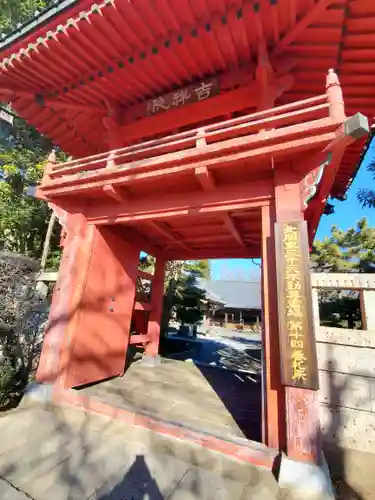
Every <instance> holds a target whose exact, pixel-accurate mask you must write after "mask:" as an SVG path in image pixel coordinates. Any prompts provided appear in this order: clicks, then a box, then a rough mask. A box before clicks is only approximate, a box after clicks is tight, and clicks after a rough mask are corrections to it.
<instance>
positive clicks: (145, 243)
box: [81, 208, 162, 257]
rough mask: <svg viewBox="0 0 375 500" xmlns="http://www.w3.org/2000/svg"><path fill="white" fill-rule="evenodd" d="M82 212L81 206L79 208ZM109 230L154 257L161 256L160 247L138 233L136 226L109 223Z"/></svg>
mask: <svg viewBox="0 0 375 500" xmlns="http://www.w3.org/2000/svg"><path fill="white" fill-rule="evenodd" d="M81 211H82V213H83V212H84V210H83V208H82V209H81ZM111 231H113V232H114V233H116V234H118V235H119V236H121V237H122V238H125V239H126V240H128V241H131V242H132V243H133V244H134V245H138V246H139V247H140V248H141V250H143V251H144V252H147V253H148V254H149V255H152V256H154V257H161V255H162V249H161V247H159V246H158V245H157V244H155V242H154V241H152V240H151V239H149V238H147V237H146V236H144V235H143V234H140V233H139V231H137V229H136V228H134V227H130V226H128V225H127V226H124V225H122V224H111Z"/></svg>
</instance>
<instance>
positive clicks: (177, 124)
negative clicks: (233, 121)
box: [121, 86, 257, 142]
mask: <svg viewBox="0 0 375 500" xmlns="http://www.w3.org/2000/svg"><path fill="white" fill-rule="evenodd" d="M256 99H257V98H256V92H255V89H254V88H253V86H249V87H242V88H239V89H236V90H232V91H229V92H226V93H225V94H222V95H218V96H216V97H212V98H211V99H207V100H205V101H200V102H197V103H195V104H190V105H188V106H181V107H180V108H175V109H171V110H169V111H168V113H166V114H160V115H154V116H149V117H147V118H143V119H142V120H137V121H135V122H133V123H129V124H126V125H124V126H122V127H121V136H122V137H124V138H126V142H133V141H135V140H137V139H139V138H142V139H146V138H148V137H152V136H154V135H158V134H165V133H167V132H170V131H171V130H176V129H179V128H181V127H184V126H186V125H193V124H194V123H199V122H202V121H205V120H210V119H212V118H216V117H217V116H223V115H224V116H225V115H228V114H230V113H234V112H235V111H240V110H241V109H246V108H250V107H255V105H256Z"/></svg>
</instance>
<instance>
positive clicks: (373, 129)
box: [345, 123, 375, 191]
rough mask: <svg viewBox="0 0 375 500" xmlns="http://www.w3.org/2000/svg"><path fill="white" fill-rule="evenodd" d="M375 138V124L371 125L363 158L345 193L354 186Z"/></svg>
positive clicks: (362, 154)
mask: <svg viewBox="0 0 375 500" xmlns="http://www.w3.org/2000/svg"><path fill="white" fill-rule="evenodd" d="M374 137H375V123H374V124H373V125H371V128H370V132H369V134H368V136H367V139H366V142H365V144H364V146H363V150H362V153H361V156H360V158H359V162H358V163H357V166H356V167H355V169H354V173H353V176H352V178H351V180H350V183H349V184H348V186H347V188H346V190H345V191H347V190H348V189H349V188H350V186H351V185H352V183H353V181H354V179H355V178H356V176H357V174H358V172H359V169H360V168H361V166H362V163H363V160H364V159H365V156H366V154H367V151H368V150H369V148H370V145H371V143H372V140H373V139H374Z"/></svg>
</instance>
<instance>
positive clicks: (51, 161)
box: [41, 149, 56, 184]
mask: <svg viewBox="0 0 375 500" xmlns="http://www.w3.org/2000/svg"><path fill="white" fill-rule="evenodd" d="M55 165H56V152H55V150H54V149H53V150H52V151H51V153H50V155H49V156H48V159H47V163H46V166H45V167H44V172H43V178H42V182H41V184H48V182H49V181H50V180H51V176H50V174H51V173H52V170H53V167H54V166H55Z"/></svg>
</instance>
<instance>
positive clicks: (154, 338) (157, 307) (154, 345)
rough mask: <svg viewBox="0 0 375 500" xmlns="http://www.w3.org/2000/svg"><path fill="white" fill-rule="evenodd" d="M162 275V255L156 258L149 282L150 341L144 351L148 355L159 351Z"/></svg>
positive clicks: (163, 262) (162, 292) (163, 271)
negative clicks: (150, 281)
mask: <svg viewBox="0 0 375 500" xmlns="http://www.w3.org/2000/svg"><path fill="white" fill-rule="evenodd" d="M164 275H165V260H164V259H163V258H162V257H157V258H156V263H155V273H154V277H153V279H152V284H151V311H150V316H149V320H148V328H147V334H148V336H149V337H150V342H149V343H148V344H147V346H146V349H145V353H146V354H148V355H150V356H157V354H158V353H159V342H160V325H161V318H162V314H163V299H164Z"/></svg>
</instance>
